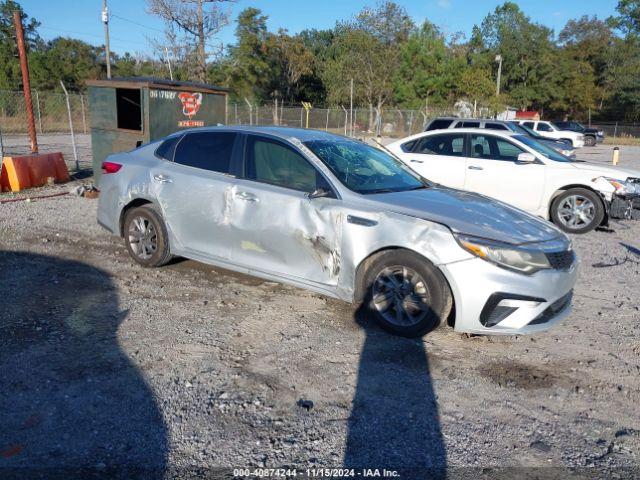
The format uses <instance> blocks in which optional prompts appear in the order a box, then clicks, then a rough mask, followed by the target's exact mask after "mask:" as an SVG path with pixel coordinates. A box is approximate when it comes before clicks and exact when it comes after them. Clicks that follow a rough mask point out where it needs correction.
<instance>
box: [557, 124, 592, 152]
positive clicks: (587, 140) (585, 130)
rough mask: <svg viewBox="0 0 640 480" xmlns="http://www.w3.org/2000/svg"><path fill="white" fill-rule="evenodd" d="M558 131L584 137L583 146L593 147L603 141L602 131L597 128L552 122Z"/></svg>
mask: <svg viewBox="0 0 640 480" xmlns="http://www.w3.org/2000/svg"><path fill="white" fill-rule="evenodd" d="M552 123H553V124H554V125H555V126H556V127H558V128H559V129H560V130H571V131H572V132H578V133H581V134H583V135H584V144H585V145H587V146H588V147H593V146H594V145H595V144H596V143H602V142H603V141H604V131H602V130H598V129H597V128H589V127H585V126H584V125H582V124H581V123H579V122H552Z"/></svg>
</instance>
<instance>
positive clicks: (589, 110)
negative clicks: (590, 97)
mask: <svg viewBox="0 0 640 480" xmlns="http://www.w3.org/2000/svg"><path fill="white" fill-rule="evenodd" d="M589 128H591V107H589Z"/></svg>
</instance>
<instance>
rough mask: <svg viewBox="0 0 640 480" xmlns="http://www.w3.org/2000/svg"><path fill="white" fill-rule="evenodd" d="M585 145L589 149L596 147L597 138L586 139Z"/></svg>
mask: <svg viewBox="0 0 640 480" xmlns="http://www.w3.org/2000/svg"><path fill="white" fill-rule="evenodd" d="M584 144H585V146H587V147H594V146H595V145H596V137H592V136H587V137H584Z"/></svg>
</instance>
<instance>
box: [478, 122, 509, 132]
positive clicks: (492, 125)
mask: <svg viewBox="0 0 640 480" xmlns="http://www.w3.org/2000/svg"><path fill="white" fill-rule="evenodd" d="M484 128H488V129H489V130H509V129H508V128H507V127H506V126H505V125H503V124H501V123H492V122H487V123H485V124H484Z"/></svg>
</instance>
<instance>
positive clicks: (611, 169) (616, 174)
mask: <svg viewBox="0 0 640 480" xmlns="http://www.w3.org/2000/svg"><path fill="white" fill-rule="evenodd" d="M571 166H572V167H573V168H577V169H578V170H587V171H590V172H593V174H594V175H596V176H605V177H611V178H615V179H617V180H626V179H627V178H628V177H632V178H640V170H634V169H632V168H625V167H616V166H613V165H603V164H601V163H591V162H577V163H571Z"/></svg>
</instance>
